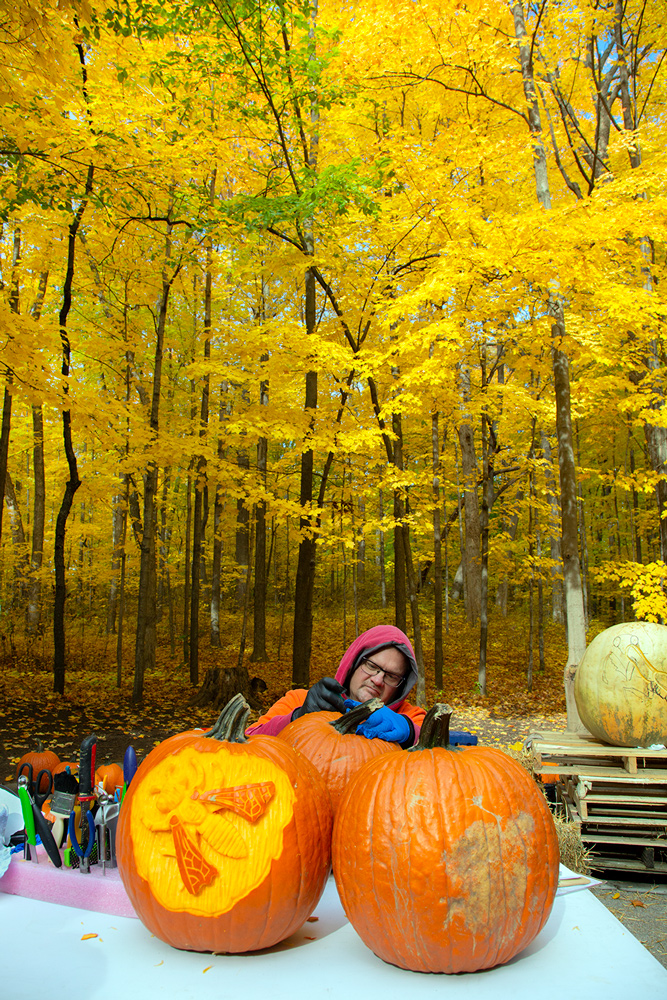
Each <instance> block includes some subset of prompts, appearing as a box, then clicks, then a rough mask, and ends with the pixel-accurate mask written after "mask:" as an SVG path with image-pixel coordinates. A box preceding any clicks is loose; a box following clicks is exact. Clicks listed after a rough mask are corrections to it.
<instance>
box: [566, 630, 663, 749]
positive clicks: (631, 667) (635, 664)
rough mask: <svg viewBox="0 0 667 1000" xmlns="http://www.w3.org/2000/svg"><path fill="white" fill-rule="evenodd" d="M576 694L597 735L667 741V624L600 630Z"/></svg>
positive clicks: (622, 741)
mask: <svg viewBox="0 0 667 1000" xmlns="http://www.w3.org/2000/svg"><path fill="white" fill-rule="evenodd" d="M574 697H575V700H576V702H577V709H578V711H579V715H580V716H581V721H582V722H583V724H584V725H585V726H586V728H587V729H588V731H589V733H591V735H593V736H594V737H595V738H596V739H597V740H602V742H605V743H611V744H612V745H614V746H620V747H649V746H651V745H652V744H654V743H667V626H666V625H656V624H655V623H654V622H623V623H622V624H621V625H613V626H612V627H611V628H608V629H605V631H604V632H600V634H599V635H596V636H595V638H594V639H593V641H592V642H591V643H590V645H589V646H588V647H587V649H586V652H585V653H584V655H583V657H582V660H581V663H580V664H579V666H578V667H577V672H576V675H575V679H574Z"/></svg>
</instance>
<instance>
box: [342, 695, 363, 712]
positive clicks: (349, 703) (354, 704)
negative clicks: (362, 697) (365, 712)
mask: <svg viewBox="0 0 667 1000" xmlns="http://www.w3.org/2000/svg"><path fill="white" fill-rule="evenodd" d="M343 704H344V705H345V711H346V712H349V711H350V709H351V708H359V705H361V702H360V701H354V699H353V698H344V699H343Z"/></svg>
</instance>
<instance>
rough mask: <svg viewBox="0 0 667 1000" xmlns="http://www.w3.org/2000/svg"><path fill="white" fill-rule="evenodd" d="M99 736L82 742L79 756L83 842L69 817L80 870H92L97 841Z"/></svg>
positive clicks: (92, 735) (70, 834) (71, 838)
mask: <svg viewBox="0 0 667 1000" xmlns="http://www.w3.org/2000/svg"><path fill="white" fill-rule="evenodd" d="M96 753H97V736H96V735H95V733H92V734H91V735H90V736H87V737H86V738H85V740H84V741H83V743H82V744H81V756H80V758H79V802H80V804H81V844H79V842H78V841H77V838H76V830H75V829H74V822H73V820H72V814H71V813H70V818H69V826H68V831H69V836H70V840H71V841H72V847H73V848H74V850H75V852H76V854H77V856H78V858H79V862H80V863H79V871H82V872H86V873H87V872H89V871H90V853H91V851H92V849H93V844H94V843H95V820H94V818H93V814H92V812H91V806H92V805H93V804H94V802H95V756H96Z"/></svg>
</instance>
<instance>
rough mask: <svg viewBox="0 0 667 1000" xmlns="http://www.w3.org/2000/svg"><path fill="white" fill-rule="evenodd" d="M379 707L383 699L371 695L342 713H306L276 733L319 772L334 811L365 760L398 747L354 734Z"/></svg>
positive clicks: (398, 748)
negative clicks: (363, 701)
mask: <svg viewBox="0 0 667 1000" xmlns="http://www.w3.org/2000/svg"><path fill="white" fill-rule="evenodd" d="M383 706H384V702H383V701H381V700H380V699H379V698H373V699H371V700H370V701H367V702H365V703H364V704H363V705H359V706H358V707H357V708H353V709H352V710H351V711H349V712H347V713H346V714H345V715H341V714H340V712H309V713H308V714H306V715H302V716H301V717H300V718H298V719H295V720H294V722H290V724H289V725H288V726H286V727H285V728H284V729H283V731H282V732H281V733H280V738H281V739H283V740H285V742H286V743H289V745H290V746H292V747H294V748H295V749H296V750H299V751H300V752H301V753H302V754H304V755H305V756H306V757H307V758H308V760H309V761H310V762H311V763H312V764H314V765H315V767H316V768H317V770H318V771H319V773H320V774H321V775H322V777H323V778H324V780H325V782H326V785H327V788H328V789H329V795H330V796H331V805H332V808H333V811H334V813H335V812H336V809H337V807H338V802H339V801H340V797H341V795H342V794H343V791H344V790H345V788H346V786H347V783H348V781H349V780H350V778H351V777H352V776H353V775H355V774H356V773H357V771H358V770H359V768H361V767H362V766H363V765H364V764H365V763H366V761H368V760H373V759H374V758H376V757H380V756H382V755H383V754H386V753H392V752H393V751H394V750H400V747H399V745H398V743H388V742H386V740H379V739H375V740H368V739H366V737H365V736H357V735H356V729H357V726H358V725H360V724H361V723H362V722H364V720H365V719H367V718H368V716H369V715H370V714H371V713H372V712H374V711H375V710H376V709H378V708H382V707H383Z"/></svg>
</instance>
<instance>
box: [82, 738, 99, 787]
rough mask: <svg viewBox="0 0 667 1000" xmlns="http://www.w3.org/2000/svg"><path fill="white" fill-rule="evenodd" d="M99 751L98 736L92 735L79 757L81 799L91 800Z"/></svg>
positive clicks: (84, 743)
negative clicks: (96, 757)
mask: <svg viewBox="0 0 667 1000" xmlns="http://www.w3.org/2000/svg"><path fill="white" fill-rule="evenodd" d="M96 751H97V736H96V735H95V733H91V735H90V736H86V738H85V740H84V741H83V743H82V744H81V756H80V757H79V798H80V799H84V800H85V799H90V798H92V795H93V786H94V783H95V754H96Z"/></svg>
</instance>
